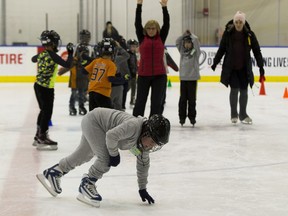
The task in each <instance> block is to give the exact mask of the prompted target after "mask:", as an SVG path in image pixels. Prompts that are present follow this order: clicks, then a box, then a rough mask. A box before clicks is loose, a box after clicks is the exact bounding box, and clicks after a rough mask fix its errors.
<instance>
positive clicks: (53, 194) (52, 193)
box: [36, 174, 58, 197]
mask: <svg viewBox="0 0 288 216" xmlns="http://www.w3.org/2000/svg"><path fill="white" fill-rule="evenodd" d="M36 177H37V179H38V180H39V181H40V183H41V184H42V185H43V186H44V187H45V188H46V190H47V191H48V192H49V193H50V194H51V195H52V196H54V197H56V196H57V195H58V193H56V192H55V191H54V190H53V189H52V188H51V187H50V186H49V185H48V184H47V183H46V178H45V176H44V175H43V174H37V175H36ZM47 181H48V180H47Z"/></svg>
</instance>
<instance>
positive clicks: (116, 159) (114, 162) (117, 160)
mask: <svg viewBox="0 0 288 216" xmlns="http://www.w3.org/2000/svg"><path fill="white" fill-rule="evenodd" d="M119 163H120V155H119V154H118V155H117V156H114V157H113V156H110V162H109V166H113V167H116V166H118V164H119Z"/></svg>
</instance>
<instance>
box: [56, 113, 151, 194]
mask: <svg viewBox="0 0 288 216" xmlns="http://www.w3.org/2000/svg"><path fill="white" fill-rule="evenodd" d="M144 121H146V118H144V117H141V116H139V117H137V118H136V117H134V116H132V115H130V114H128V113H126V112H122V111H118V110H114V109H107V108H96V109H94V110H92V111H91V112H89V113H87V114H86V115H85V116H84V117H83V119H82V124H81V126H82V138H81V142H80V145H79V146H78V148H77V149H76V150H75V151H74V152H73V153H72V154H71V155H69V156H68V157H66V158H63V159H62V160H61V161H60V162H59V166H60V168H61V170H62V171H63V172H69V171H70V170H72V169H74V168H75V167H76V166H80V165H81V164H83V163H85V162H87V161H90V160H91V159H92V158H93V157H94V156H96V157H97V158H96V160H95V162H94V164H93V165H92V166H91V167H90V169H89V173H88V174H89V176H91V177H95V178H97V179H100V178H102V176H103V174H104V173H106V172H108V171H109V169H110V167H109V155H110V156H117V155H118V154H119V150H130V151H131V153H132V152H133V150H135V149H136V148H137V143H138V142H139V136H140V135H141V131H142V125H143V122H144ZM136 150H137V149H136ZM134 152H135V151H134ZM134 155H135V156H136V157H137V165H136V168H137V177H138V186H139V189H145V188H146V186H147V183H148V181H147V178H148V170H149V166H150V158H149V153H148V152H140V154H138V155H137V154H135V153H134Z"/></svg>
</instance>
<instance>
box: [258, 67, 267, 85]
mask: <svg viewBox="0 0 288 216" xmlns="http://www.w3.org/2000/svg"><path fill="white" fill-rule="evenodd" d="M259 72H260V77H259V82H260V83H262V82H264V81H265V80H266V78H265V76H264V74H265V71H264V68H263V67H261V68H259Z"/></svg>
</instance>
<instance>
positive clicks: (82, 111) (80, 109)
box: [79, 106, 87, 115]
mask: <svg viewBox="0 0 288 216" xmlns="http://www.w3.org/2000/svg"><path fill="white" fill-rule="evenodd" d="M86 113H87V110H86V108H85V107H84V106H79V114H80V115H86Z"/></svg>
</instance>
